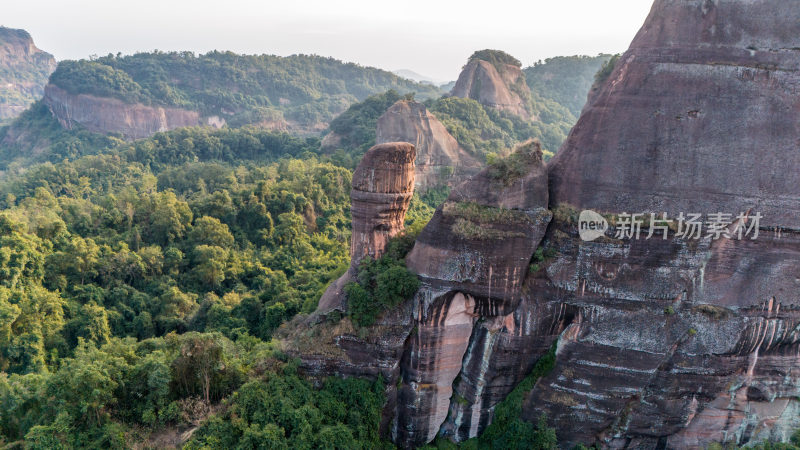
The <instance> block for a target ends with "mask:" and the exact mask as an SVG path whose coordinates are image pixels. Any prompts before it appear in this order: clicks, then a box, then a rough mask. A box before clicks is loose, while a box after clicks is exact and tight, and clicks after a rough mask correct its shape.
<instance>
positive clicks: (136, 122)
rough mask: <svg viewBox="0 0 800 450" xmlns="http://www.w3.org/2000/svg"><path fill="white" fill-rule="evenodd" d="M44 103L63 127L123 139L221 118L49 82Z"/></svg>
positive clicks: (212, 122) (218, 122)
mask: <svg viewBox="0 0 800 450" xmlns="http://www.w3.org/2000/svg"><path fill="white" fill-rule="evenodd" d="M44 102H45V104H47V106H48V107H50V111H52V113H53V116H55V118H56V119H58V121H59V122H60V123H61V125H62V126H63V127H64V128H67V129H72V128H74V127H75V126H81V127H83V128H86V129H87V130H89V131H92V132H95V133H119V134H121V135H122V136H124V137H125V138H126V139H141V138H146V137H149V136H152V135H153V134H155V133H157V132H159V131H168V130H172V129H175V128H181V127H190V126H198V125H210V126H213V127H216V128H219V127H220V126H222V125H223V124H224V121H223V120H222V119H220V118H217V117H211V118H208V119H206V120H205V121H204V120H202V119H201V117H200V114H199V113H197V112H196V111H189V110H185V109H180V108H164V107H159V106H146V105H142V104H138V103H136V104H135V103H125V102H123V101H121V100H117V99H114V98H106V97H96V96H94V95H88V94H77V95H75V94H70V93H69V92H66V91H65V90H63V89H61V88H59V87H58V86H55V85H53V84H48V85H47V86H45V90H44Z"/></svg>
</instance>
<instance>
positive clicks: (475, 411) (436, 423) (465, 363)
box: [393, 142, 560, 447]
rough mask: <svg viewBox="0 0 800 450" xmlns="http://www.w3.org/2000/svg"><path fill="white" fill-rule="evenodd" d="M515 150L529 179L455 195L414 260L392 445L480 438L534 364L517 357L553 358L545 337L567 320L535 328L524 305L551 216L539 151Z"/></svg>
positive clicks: (532, 146) (485, 174)
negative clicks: (546, 354) (410, 330)
mask: <svg viewBox="0 0 800 450" xmlns="http://www.w3.org/2000/svg"><path fill="white" fill-rule="evenodd" d="M517 151H518V152H520V153H519V154H520V155H524V157H523V158H520V161H521V163H523V164H525V165H526V166H527V167H528V169H529V170H528V171H527V174H526V175H524V176H522V177H520V178H518V179H513V180H512V179H509V178H507V177H505V178H502V177H498V176H497V174H496V173H494V171H493V168H487V169H485V170H483V171H482V172H480V173H479V174H478V175H476V176H475V177H473V178H472V179H470V180H469V181H467V182H465V183H463V184H462V185H460V186H459V187H458V188H456V189H454V190H453V192H452V193H451V194H450V196H449V197H448V199H447V201H446V202H445V203H444V204H443V205H442V206H441V207H440V208H439V209H437V211H436V213H435V214H434V217H433V219H432V220H431V222H430V223H429V224H428V225H427V226H426V227H425V229H423V231H422V233H421V234H420V236H419V238H418V239H417V242H416V244H415V245H414V248H413V249H412V251H411V252H410V253H409V255H408V256H407V257H406V265H407V266H408V267H409V269H410V270H412V271H414V272H416V273H417V274H418V275H419V277H420V279H421V280H422V287H421V288H420V290H419V292H418V293H417V295H416V297H415V299H414V301H415V315H414V317H413V319H412V320H413V321H414V323H415V324H416V325H415V330H417V332H416V334H412V336H411V338H410V339H409V343H408V344H407V345H406V351H405V354H404V357H403V361H402V364H401V380H402V388H401V389H400V390H399V392H398V401H397V412H396V414H395V427H394V434H393V438H394V440H395V442H397V443H398V444H400V445H402V446H406V447H409V446H417V445H421V444H424V443H426V442H430V440H432V439H433V438H434V437H435V436H436V434H437V433H439V431H440V429H444V431H445V433H446V434H451V435H452V436H453V437H455V438H456V439H460V438H464V437H469V436H475V435H476V434H477V433H478V432H479V431H480V430H482V429H483V427H485V426H486V424H488V423H489V422H490V420H491V414H492V412H493V408H494V406H495V405H496V404H497V402H498V401H499V400H500V399H502V398H503V397H505V396H506V395H507V394H508V393H509V392H510V391H511V389H513V387H514V386H515V385H516V384H517V383H518V382H519V381H521V380H522V378H524V376H525V374H526V373H527V370H530V365H532V364H533V363H534V362H535V360H536V357H535V356H534V357H532V358H529V359H528V361H531V362H530V364H528V363H527V362H525V363H523V364H519V361H518V360H517V361H515V362H514V361H511V360H509V357H508V355H509V353H517V355H523V354H527V352H528V351H534V352H537V351H540V350H542V348H541V347H542V346H544V349H545V350H546V347H547V346H548V345H549V343H550V342H551V341H552V339H553V333H545V335H544V336H542V335H541V328H542V327H544V328H546V329H548V330H549V329H550V328H553V327H555V328H559V325H557V324H558V323H560V321H559V320H556V321H555V323H548V324H547V325H544V326H540V324H539V323H538V321H536V320H532V317H531V315H530V312H531V307H532V306H531V305H530V304H528V303H527V302H525V301H524V300H523V293H522V287H523V281H524V280H525V279H526V277H527V275H528V272H529V267H528V266H529V263H530V261H531V258H532V256H533V254H534V252H535V251H536V248H537V246H538V245H539V243H540V242H541V240H542V237H543V236H544V233H545V230H546V229H547V224H548V223H549V222H550V219H551V217H552V215H551V213H550V212H549V211H548V210H547V209H546V205H547V196H548V194H547V189H546V186H547V172H546V170H545V166H544V163H543V162H542V153H541V149H540V147H539V145H538V143H535V142H531V143H528V144H527V145H525V146H523V147H521V148H519V149H518V150H517ZM543 315H548V314H543ZM476 324H477V325H476ZM530 336H537V337H543V339H536V340H535V341H533V342H531V340H530V339H528V337H530ZM524 344H531V346H530V347H527V349H524V350H523V349H522V348H520V347H519V345H524ZM535 355H536V356H538V353H536V354H535ZM526 369H527V370H526ZM459 375H460V381H459V382H458V383H456V386H455V388H456V390H457V391H458V394H457V396H456V397H454V396H453V384H454V382H455V381H456V379H457V378H458V377H459ZM448 414H450V416H451V417H452V418H451V419H447V418H448ZM446 419H447V424H446V425H445V423H446V422H445V421H446ZM443 425H445V426H444V428H443V427H442V426H443Z"/></svg>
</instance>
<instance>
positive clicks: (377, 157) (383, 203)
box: [318, 142, 416, 311]
mask: <svg viewBox="0 0 800 450" xmlns="http://www.w3.org/2000/svg"><path fill="white" fill-rule="evenodd" d="M415 159H416V150H415V148H414V146H413V145H411V144H409V143H407V142H389V143H384V144H378V145H376V146H374V147H372V148H370V149H369V150H368V151H367V153H366V154H365V155H364V158H363V159H362V160H361V163H359V165H358V167H356V170H355V171H354V172H353V188H352V190H351V191H350V201H351V206H350V214H351V216H352V227H353V233H352V235H351V237H350V269H349V270H348V271H347V272H346V273H345V274H344V275H343V276H342V277H341V278H340V279H339V280H337V281H336V282H335V283H333V284H332V285H330V286H329V287H328V289H327V291H326V292H325V294H324V295H323V296H322V299H320V302H319V307H318V309H319V310H320V311H326V310H330V309H333V308H340V309H341V308H342V305H343V303H344V293H343V291H342V290H343V289H344V286H345V285H346V284H347V283H348V282H349V281H352V280H353V279H354V276H355V274H356V270H357V268H358V265H359V263H360V262H361V260H362V259H363V258H365V257H370V258H372V259H378V258H380V257H381V256H382V255H383V252H384V251H385V250H386V245H387V244H388V243H389V239H391V238H393V237H394V236H397V235H398V234H399V233H400V232H402V231H403V228H404V224H403V221H404V220H405V217H406V211H408V206H409V204H410V203H411V197H412V196H413V195H414V160H415Z"/></svg>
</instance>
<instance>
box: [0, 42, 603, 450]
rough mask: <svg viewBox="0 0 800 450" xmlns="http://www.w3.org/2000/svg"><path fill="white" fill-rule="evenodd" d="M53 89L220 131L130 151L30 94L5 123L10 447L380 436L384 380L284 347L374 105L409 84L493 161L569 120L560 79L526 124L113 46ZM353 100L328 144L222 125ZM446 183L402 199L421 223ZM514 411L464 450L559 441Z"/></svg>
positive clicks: (280, 442) (325, 111) (275, 63)
mask: <svg viewBox="0 0 800 450" xmlns="http://www.w3.org/2000/svg"><path fill="white" fill-rule="evenodd" d="M591 75H594V73H592V74H591ZM529 77H530V75H529ZM590 78H591V77H590ZM51 82H52V83H53V84H56V85H58V86H59V87H61V88H62V89H64V90H66V91H68V92H72V93H90V94H93V95H98V96H110V97H114V98H118V99H120V100H124V101H126V102H137V103H143V104H148V105H164V106H177V107H182V108H188V109H195V110H199V111H201V112H202V113H203V114H207V115H212V114H214V115H223V116H224V117H226V119H227V123H228V125H229V126H227V127H224V128H222V129H220V130H212V129H210V128H183V129H178V130H173V131H169V132H163V133H157V134H155V135H154V136H152V137H151V138H148V139H143V140H138V141H133V142H129V141H125V140H124V139H122V136H119V135H100V134H95V133H90V132H88V131H86V130H85V129H82V128H80V127H76V128H74V129H70V130H67V129H64V128H63V127H62V126H61V124H59V122H58V121H57V120H56V119H55V118H54V117H53V115H52V114H51V111H50V109H49V108H48V106H47V105H45V104H44V103H43V102H37V103H35V104H34V105H33V106H32V107H31V108H30V109H29V110H27V111H26V112H25V113H24V114H22V115H21V116H20V117H19V118H17V119H16V120H15V121H14V123H13V124H12V125H11V126H8V127H5V128H0V150H2V151H1V152H0V170H2V176H1V177H0V244H1V245H0V330H2V334H0V370H2V371H3V374H2V375H0V438H2V440H0V443H4V444H11V443H19V444H20V445H23V446H25V447H27V448H72V447H88V448H109V447H112V448H119V447H130V446H132V445H145V446H153V447H164V446H172V445H182V444H186V445H188V448H231V447H234V446H237V445H238V446H240V447H242V448H251V447H256V446H259V445H262V446H263V445H266V444H265V443H269V446H273V447H276V448H316V447H329V448H380V447H383V446H387V447H389V446H390V444H388V443H387V442H383V441H381V439H380V437H379V435H378V430H379V423H380V411H381V408H382V406H383V405H384V401H385V398H384V389H383V384H382V380H380V379H379V380H375V381H366V380H358V379H348V380H343V379H327V380H311V379H307V378H305V377H304V376H302V375H301V374H299V373H298V372H297V369H296V364H297V363H296V362H295V361H292V360H291V358H289V357H287V356H286V355H285V354H283V353H282V352H281V350H280V346H279V345H278V343H277V341H276V340H274V339H273V335H274V333H275V332H276V330H277V329H278V327H280V325H281V324H283V323H286V322H287V321H288V320H290V319H292V318H293V317H295V316H297V315H298V314H302V313H310V312H312V311H313V310H314V309H315V307H316V305H317V301H318V299H319V298H320V295H321V294H322V292H323V291H324V289H325V288H326V287H327V285H328V284H329V283H330V282H331V281H332V280H335V279H336V278H337V277H338V276H339V275H341V274H342V273H343V272H344V270H346V268H347V267H348V264H349V244H348V240H349V236H350V215H349V207H350V201H349V192H350V180H351V170H352V169H353V168H354V167H355V165H356V164H357V163H358V161H359V160H360V158H361V155H363V153H364V152H365V151H366V150H367V149H368V148H369V147H370V146H371V145H372V144H373V143H374V141H375V127H376V122H377V119H378V117H380V115H381V114H383V113H384V112H385V111H386V109H388V108H389V107H390V106H391V105H392V104H394V103H395V102H396V101H398V100H400V99H402V98H404V97H405V98H411V97H412V96H413V94H409V93H407V92H410V91H414V92H416V95H417V97H418V98H420V99H421V100H424V102H425V106H426V107H427V108H428V109H429V110H430V111H431V112H432V113H433V114H435V115H436V117H437V118H438V119H439V120H441V122H442V123H443V124H444V125H445V127H446V128H447V130H448V131H449V132H450V133H451V134H452V135H453V136H454V137H455V138H456V139H457V141H458V142H459V144H460V145H461V146H462V147H463V148H464V149H466V150H467V151H468V152H470V153H473V154H474V155H476V156H479V157H480V158H481V159H482V160H488V161H490V162H491V161H495V160H496V159H497V157H498V156H500V155H503V154H505V153H506V152H507V149H508V148H511V147H513V146H514V145H515V144H516V143H517V142H520V141H523V140H526V139H529V138H531V137H538V138H539V139H540V140H541V141H542V143H543V146H544V147H545V148H546V149H549V150H551V151H555V150H556V149H557V148H558V146H559V145H560V143H561V141H563V139H564V138H565V136H566V133H567V132H568V130H569V128H570V127H571V126H572V124H573V123H574V121H575V117H574V115H573V114H572V113H571V112H570V111H569V110H568V108H567V107H565V106H562V105H561V104H559V103H558V100H557V98H560V97H559V95H560V94H558V93H555V92H551V93H549V94H547V95H545V93H544V92H540V91H539V90H534V92H533V93H531V95H530V98H528V99H527V100H526V101H529V102H530V105H529V106H530V108H531V111H533V113H534V115H535V116H536V117H537V119H538V120H536V121H528V120H524V119H522V118H520V117H518V116H515V115H513V114H508V113H506V112H501V111H497V110H495V109H492V108H489V107H485V106H483V105H481V104H480V103H478V102H477V101H475V100H471V99H464V98H456V97H440V96H439V95H438V94H439V93H438V92H437V91H436V90H435V89H434V88H432V87H430V86H422V85H417V84H415V83H411V82H409V81H407V80H403V79H399V78H397V77H396V76H394V75H391V74H389V73H385V72H383V71H380V70H377V69H367V68H363V67H359V66H356V65H353V64H342V63H340V62H338V61H335V60H332V59H328V58H320V57H315V56H294V57H289V58H278V57H272V56H253V57H249V56H248V57H245V56H239V55H234V54H232V53H218V52H214V53H209V54H206V55H200V56H196V55H193V54H191V53H169V54H164V53H150V54H137V55H133V56H127V57H117V56H108V57H104V58H98V59H96V60H93V61H73V62H65V63H62V64H61V65H60V66H59V68H58V70H57V72H56V73H54V74H53V76H52V78H51ZM547 89H549V88H547ZM587 89H588V88H587ZM583 96H584V97H585V93H584V94H583ZM359 100H360V102H358V101H359ZM354 102H355V103H354ZM351 104H352V105H351ZM348 105H350V107H349V108H348V109H346V111H345V112H344V113H343V114H341V115H338V117H336V118H335V119H333V120H332V121H331V124H330V130H331V131H332V132H334V133H336V134H337V135H338V136H339V137H340V141H339V143H338V145H337V146H336V147H335V148H332V149H331V148H326V149H325V150H324V151H323V149H322V147H321V144H320V138H319V137H298V136H296V135H292V134H289V133H286V132H276V131H268V130H266V129H265V128H263V127H261V128H259V127H255V126H244V127H238V128H236V127H232V125H236V124H247V123H257V122H263V121H269V120H273V119H278V120H291V121H298V122H305V123H312V122H316V121H330V120H331V119H332V118H333V117H334V115H336V114H338V113H339V112H340V111H342V110H344V109H345V108H346V107H347V106H348ZM446 194H447V192H446V191H442V190H436V189H433V190H430V191H429V192H428V193H426V196H425V197H424V198H418V197H415V198H414V199H413V200H412V204H411V209H410V211H409V212H408V214H407V217H406V224H407V227H408V229H409V230H411V231H410V233H414V232H416V231H418V230H419V229H420V228H421V227H422V226H423V225H424V224H425V223H426V222H427V221H428V220H429V218H430V217H431V216H432V214H433V208H434V207H435V206H436V205H437V204H438V203H440V202H441V201H442V200H443V199H444V196H446ZM404 242H405V244H408V243H410V242H412V240H409V239H408V238H406V240H405V241H404ZM405 244H404V245H405ZM406 250H407V249H406ZM402 256H403V255H400V254H398V255H394V256H393V258H395V259H394V260H392V261H391V262H392V264H394V265H395V266H397V267H396V269H397V270H399V268H400V267H403V269H404V266H403V263H402ZM377 264H378V265H375V266H369V265H367V266H365V268H364V270H367V271H369V270H372V271H373V272H374V271H375V270H377V269H375V268H376V267H381V266H380V264H381V263H377ZM370 267H372V269H370ZM392 267H394V266H392ZM377 276H378V274H377V273H374V274H373V278H376V279H377ZM367 303H369V302H367ZM367 306H369V305H368V304H367ZM368 309H369V308H366V309H365V311H367V312H369V313H370V314H373V315H374V311H371V310H369V311H368ZM362 316H363V314H362V315H355V316H352V317H338V318H335V319H334V320H340V321H341V323H338V322H337V325H336V326H343V327H353V326H358V324H359V323H361V322H362V321H364V320H365V319H364V317H362ZM536 376H538V375H536ZM531 380H532V381H531V383H532V382H533V381H535V377H534V378H532V379H531ZM526 386H527V385H526ZM525 389H529V387H526V388H525ZM520 395H522V393H520V394H519V395H518V396H517V397H515V398H514V399H512V400H511V403H510V404H509V405H510V406H503V408H511V409H510V410H509V411H516V409H519V407H520V406H519V405H517V403H519V401H520V400H519V396H520ZM515 408H516V409H515ZM504 414H507V415H508V417H506V419H507V420H506V419H504V421H500V422H498V425H497V426H496V427H495V428H492V430H493V431H492V434H491V435H490V436H488V437H486V438H485V439H483V440H481V441H475V440H473V441H470V442H468V443H467V444H466V446H467V448H472V447H474V446H475V445H489V444H488V443H490V442H495V443H496V442H502V443H508V442H514V441H516V440H517V439H516V437H515V436H516V435H515V434H514V433H519V432H524V433H525V435H526V436H527V437H526V438H525V439H528V440H524V439H523V440H521V441H520V442H522V443H523V444H522V445H527V443H531V442H543V444H542V445H545V446H546V445H550V444H551V443H552V442H553V439H554V437H553V435H552V431H551V430H548V429H546V427H544V426H540V427H538V428H536V427H534V426H533V425H530V424H527V423H523V422H521V421H520V420H518V419H516V417H515V415H518V413H514V412H510V413H504ZM520 430H522V431H520ZM530 439H533V441H530V442H529V440H530ZM437 445H439V446H444V447H447V445H448V444H447V442H444V441H443V442H439V443H437ZM503 445H505V444H503Z"/></svg>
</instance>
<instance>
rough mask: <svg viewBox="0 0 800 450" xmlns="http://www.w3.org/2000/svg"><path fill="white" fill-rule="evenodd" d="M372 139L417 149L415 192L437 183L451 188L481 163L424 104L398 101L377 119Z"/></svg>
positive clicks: (422, 190)
mask: <svg viewBox="0 0 800 450" xmlns="http://www.w3.org/2000/svg"><path fill="white" fill-rule="evenodd" d="M376 142H377V143H378V144H381V143H384V142H410V143H411V144H414V147H415V148H416V149H417V160H416V169H415V172H416V173H415V178H414V184H415V189H416V191H417V192H424V191H426V190H427V189H429V188H432V187H437V186H441V185H447V186H450V187H454V186H456V185H458V184H460V183H461V182H463V181H464V180H466V179H467V178H469V177H470V176H471V175H474V174H475V173H477V172H478V171H479V170H480V168H481V166H482V164H481V162H480V161H478V159H477V158H476V157H475V156H473V155H471V154H470V153H469V152H467V151H466V150H464V149H463V148H462V147H461V146H460V145H459V144H458V142H456V140H455V138H454V137H453V136H451V135H450V133H448V132H447V129H446V128H445V127H444V125H442V123H441V122H439V120H438V119H437V118H436V117H435V116H434V115H433V114H431V113H430V111H428V109H427V108H425V105H423V104H422V103H418V102H415V101H411V100H400V101H398V102H397V103H395V104H394V105H392V106H391V107H390V108H389V109H388V110H387V111H386V112H385V113H383V115H382V116H381V117H380V118H379V119H378V126H377V129H376Z"/></svg>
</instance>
